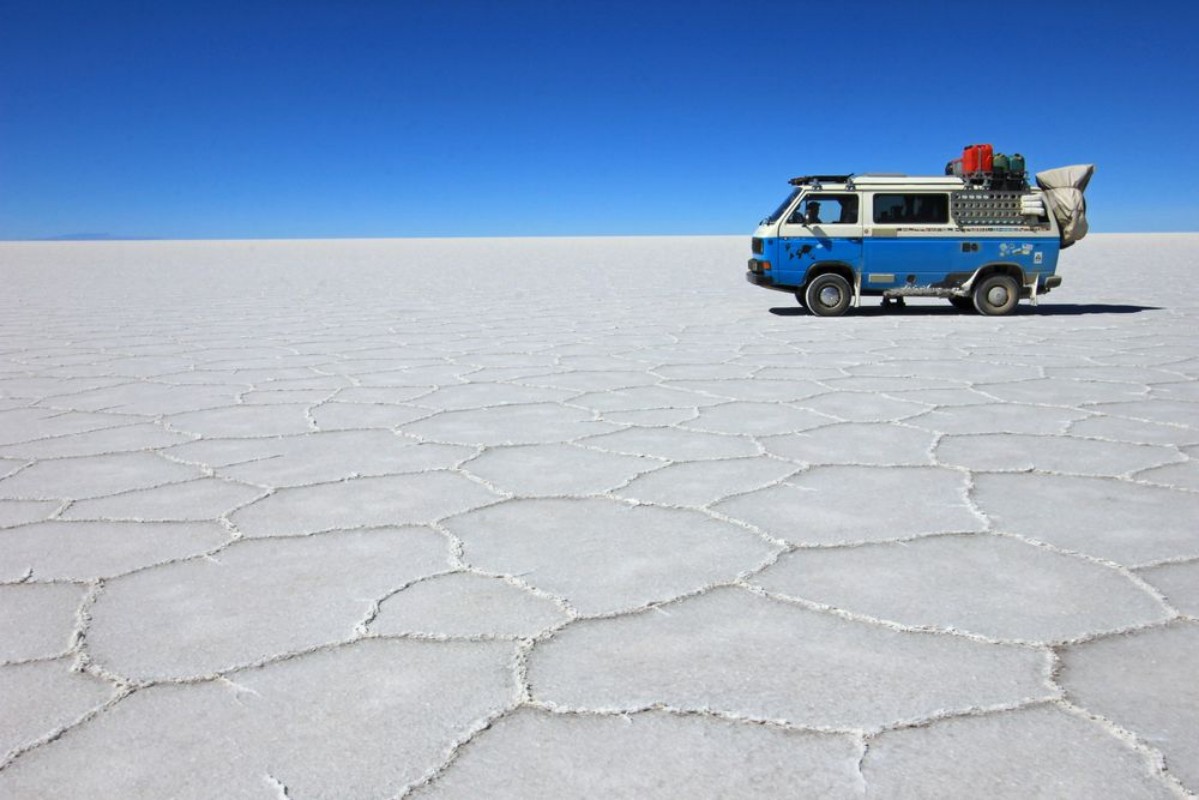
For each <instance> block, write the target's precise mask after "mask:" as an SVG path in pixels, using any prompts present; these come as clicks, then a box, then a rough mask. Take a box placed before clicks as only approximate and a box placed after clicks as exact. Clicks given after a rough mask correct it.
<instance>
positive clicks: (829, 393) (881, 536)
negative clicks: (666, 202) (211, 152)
mask: <svg viewBox="0 0 1199 800" xmlns="http://www.w3.org/2000/svg"><path fill="white" fill-rule="evenodd" d="M1146 243H1148V244H1149V245H1151V246H1152V247H1153V248H1154V251H1155V253H1156V255H1157V257H1155V258H1154V259H1153V260H1152V262H1151V263H1146V262H1145V261H1144V260H1143V259H1140V258H1138V257H1137V254H1138V253H1140V252H1142V251H1143V249H1144V246H1145V244H1146ZM745 247H746V242H745V240H744V238H743V237H735V238H716V237H705V238H703V239H696V240H688V239H685V238H678V237H671V238H661V239H658V238H654V237H637V238H632V239H619V238H605V239H594V240H588V239H561V240H554V239H548V240H517V239H496V240H465V239H464V240H441V241H434V240H426V241H417V240H413V241H341V242H237V243H229V242H192V243H177V242H137V243H121V245H120V246H119V247H117V246H110V245H107V244H103V243H101V244H80V243H70V244H55V243H36V244H29V243H0V264H3V265H4V269H5V270H6V275H7V274H10V273H11V274H13V275H16V276H18V277H20V276H23V275H26V274H36V275H38V280H36V281H32V280H28V281H27V280H19V281H17V282H16V283H15V284H14V285H15V286H16V287H17V289H16V290H15V291H2V292H0V796H4V797H26V796H80V797H83V796H94V797H122V798H133V799H135V800H136V798H156V797H162V796H175V797H213V796H220V797H263V796H266V797H291V798H297V799H298V798H302V797H379V798H384V797H386V798H403V797H410V796H411V797H426V796H429V797H537V796H554V797H564V798H566V797H577V796H587V795H594V794H599V795H611V796H635V797H638V798H647V799H652V798H673V797H678V796H688V797H719V796H735V797H746V798H758V797H771V798H773V797H779V796H793V795H794V796H805V797H807V796H811V797H842V796H844V797H861V796H875V795H877V796H880V797H930V796H953V797H958V796H966V795H979V796H983V795H985V796H988V797H1005V796H1011V797H1024V796H1030V795H1034V794H1036V793H1037V792H1041V793H1044V794H1046V795H1050V796H1053V797H1088V798H1089V797H1097V796H1113V797H1170V796H1173V797H1179V796H1188V795H1187V793H1188V792H1190V793H1192V794H1193V793H1195V792H1199V773H1197V772H1196V770H1195V769H1194V765H1195V764H1196V763H1199V749H1197V747H1199V744H1197V741H1196V739H1195V735H1194V731H1195V730H1197V729H1199V698H1197V697H1196V696H1195V693H1194V690H1193V688H1192V686H1193V685H1194V684H1195V681H1194V680H1193V677H1192V673H1193V672H1194V670H1193V669H1191V668H1190V667H1191V665H1193V664H1194V663H1195V661H1196V658H1197V657H1199V652H1197V651H1196V641H1197V639H1196V636H1195V630H1196V626H1197V625H1199V622H1196V614H1199V595H1197V594H1196V591H1195V586H1196V585H1199V584H1197V581H1199V573H1197V572H1196V564H1199V527H1197V526H1196V524H1195V522H1194V521H1195V520H1196V519H1199V499H1197V498H1199V495H1197V494H1196V489H1197V487H1199V482H1197V481H1199V478H1197V476H1199V472H1197V471H1196V456H1197V455H1199V388H1197V386H1199V359H1197V358H1196V357H1195V355H1194V354H1195V353H1196V352H1197V351H1199V347H1197V345H1199V338H1197V337H1199V324H1197V323H1199V305H1197V304H1196V303H1195V301H1193V300H1192V299H1190V298H1189V296H1187V295H1185V294H1179V293H1177V292H1175V291H1173V290H1172V289H1171V287H1174V286H1178V285H1185V284H1186V283H1187V282H1188V281H1189V280H1190V279H1191V277H1192V276H1191V273H1192V272H1193V264H1194V262H1195V260H1196V259H1197V258H1199V237H1193V236H1180V237H1173V238H1171V239H1169V240H1164V239H1163V240H1159V239H1150V240H1146V239H1128V238H1121V237H1110V236H1109V237H1104V236H1102V235H1097V234H1093V235H1092V237H1090V238H1088V239H1087V240H1086V241H1085V242H1083V243H1082V244H1081V245H1079V246H1078V247H1076V248H1072V249H1071V250H1070V251H1069V252H1068V253H1066V254H1065V255H1063V258H1062V264H1061V267H1060V271H1061V273H1062V274H1063V275H1064V276H1065V277H1066V280H1065V283H1064V285H1063V287H1062V288H1060V289H1059V290H1055V292H1054V293H1053V294H1052V295H1049V296H1047V297H1042V298H1040V304H1039V306H1038V307H1037V308H1036V309H1033V308H1031V307H1030V306H1026V305H1021V307H1020V309H1019V312H1018V313H1016V314H1014V315H1012V316H1010V317H1000V318H989V317H981V316H978V315H975V314H959V313H957V312H955V311H953V310H952V309H950V308H949V307H948V305H947V304H945V303H944V302H941V301H938V302H933V301H911V302H910V303H909V307H908V309H907V310H906V311H899V312H896V313H883V312H881V311H880V310H879V309H878V308H877V307H872V306H871V302H872V301H870V300H869V299H867V300H866V301H865V305H864V306H863V307H862V308H861V309H855V310H853V311H851V313H850V314H849V315H847V316H845V317H843V318H839V319H822V318H814V317H811V316H808V315H807V314H806V313H805V312H803V311H802V310H801V309H799V308H798V307H796V306H795V305H794V304H792V302H791V300H790V299H789V298H788V297H787V296H785V295H782V294H777V293H766V292H761V291H759V290H757V289H755V288H753V287H749V286H747V285H746V284H745V283H744V280H743V278H742V272H743V268H742V267H740V266H738V265H740V264H744V258H745V254H744V251H745ZM446 264H452V265H453V268H452V270H450V271H448V272H447V270H446V269H445V268H444V265H446ZM1133 272H1135V273H1136V274H1138V275H1144V276H1145V278H1146V279H1145V280H1143V281H1140V282H1139V285H1138V292H1137V296H1136V298H1135V299H1133V300H1128V299H1127V280H1126V276H1127V275H1128V274H1130V273H1133ZM63 285H70V286H73V287H79V288H78V289H77V290H75V291H73V292H72V293H71V295H70V298H69V302H66V303H64V297H63V296H62V294H61V291H60V290H59V287H61V286H63ZM6 288H9V287H8V285H7V284H6ZM1113 297H1118V298H1121V299H1120V300H1119V305H1112V302H1113V301H1112V300H1111V298H1113ZM921 306H925V307H924V308H922V307H921Z"/></svg>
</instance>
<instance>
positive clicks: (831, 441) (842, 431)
mask: <svg viewBox="0 0 1199 800" xmlns="http://www.w3.org/2000/svg"><path fill="white" fill-rule="evenodd" d="M934 440H935V437H934V436H933V434H931V433H929V432H928V431H924V430H920V429H918V428H909V427H906V426H904V425H897V424H894V423H885V422H884V423H849V422H846V423H836V424H832V425H827V426H825V427H822V428H819V429H815V430H810V431H804V432H803V433H795V434H787V435H784V436H770V437H766V438H763V439H762V440H761V441H762V445H763V446H764V447H765V448H766V452H768V453H772V454H774V455H776V456H781V457H782V458H787V459H790V460H792V461H796V462H800V463H808V464H859V465H871V466H889V465H907V466H931V465H932V463H933V460H932V456H931V455H930V454H929V451H930V450H931V449H932V445H933V441H934Z"/></svg>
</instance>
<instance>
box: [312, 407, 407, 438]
mask: <svg viewBox="0 0 1199 800" xmlns="http://www.w3.org/2000/svg"><path fill="white" fill-rule="evenodd" d="M427 416H429V412H428V411H427V410H425V409H423V408H412V407H411V406H396V405H382V404H380V405H367V404H366V403H338V402H332V403H325V404H324V405H321V406H317V407H316V408H314V409H313V410H312V418H313V419H314V420H315V421H316V426H317V427H318V428H320V429H321V430H322V431H334V430H355V429H362V428H383V429H388V430H390V429H393V428H398V427H399V426H401V425H404V424H406V423H409V422H412V421H413V420H418V419H421V418H423V417H427Z"/></svg>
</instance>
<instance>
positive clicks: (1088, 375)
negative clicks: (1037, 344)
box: [1045, 364, 1178, 385]
mask: <svg viewBox="0 0 1199 800" xmlns="http://www.w3.org/2000/svg"><path fill="white" fill-rule="evenodd" d="M1045 374H1046V375H1047V376H1049V377H1051V378H1064V379H1070V380H1075V379H1077V380H1085V381H1106V382H1109V383H1125V384H1143V385H1153V384H1156V383H1173V382H1175V381H1177V380H1178V376H1177V375H1174V374H1171V373H1170V372H1167V371H1166V370H1161V369H1154V368H1152V367H1146V366H1143V365H1136V364H1130V365H1127V366H1123V367H1112V366H1104V365H1098V364H1091V365H1087V366H1080V367H1046V368H1045Z"/></svg>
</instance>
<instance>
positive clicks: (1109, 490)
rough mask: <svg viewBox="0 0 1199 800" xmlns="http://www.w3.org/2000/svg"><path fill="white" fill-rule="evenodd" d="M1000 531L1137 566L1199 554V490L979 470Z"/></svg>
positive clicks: (979, 484) (980, 497)
mask: <svg viewBox="0 0 1199 800" xmlns="http://www.w3.org/2000/svg"><path fill="white" fill-rule="evenodd" d="M974 497H975V502H977V503H978V505H979V507H980V508H981V509H982V511H983V513H985V514H986V515H987V516H988V517H990V518H991V520H992V522H993V523H994V526H995V529H996V530H1001V531H1007V532H1011V533H1018V534H1022V535H1024V536H1028V537H1030V538H1032V539H1037V540H1040V541H1043V542H1048V543H1049V544H1053V545H1056V546H1058V547H1062V548H1065V549H1067V550H1074V551H1077V552H1082V553H1087V554H1089V555H1092V556H1095V557H1098V558H1105V559H1109V560H1111V561H1115V562H1116V563H1119V564H1124V565H1125V566H1135V565H1137V564H1146V563H1150V562H1154V561H1162V560H1165V559H1170V558H1191V557H1195V556H1199V528H1196V526H1195V520H1196V519H1199V495H1195V494H1193V493H1188V492H1180V491H1175V490H1172V489H1165V488H1160V487H1156V486H1144V485H1138V484H1133V483H1126V482H1123V481H1116V480H1110V479H1105V478H1077V477H1066V476H1057V475H978V476H977V477H976V478H975V490H974Z"/></svg>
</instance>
